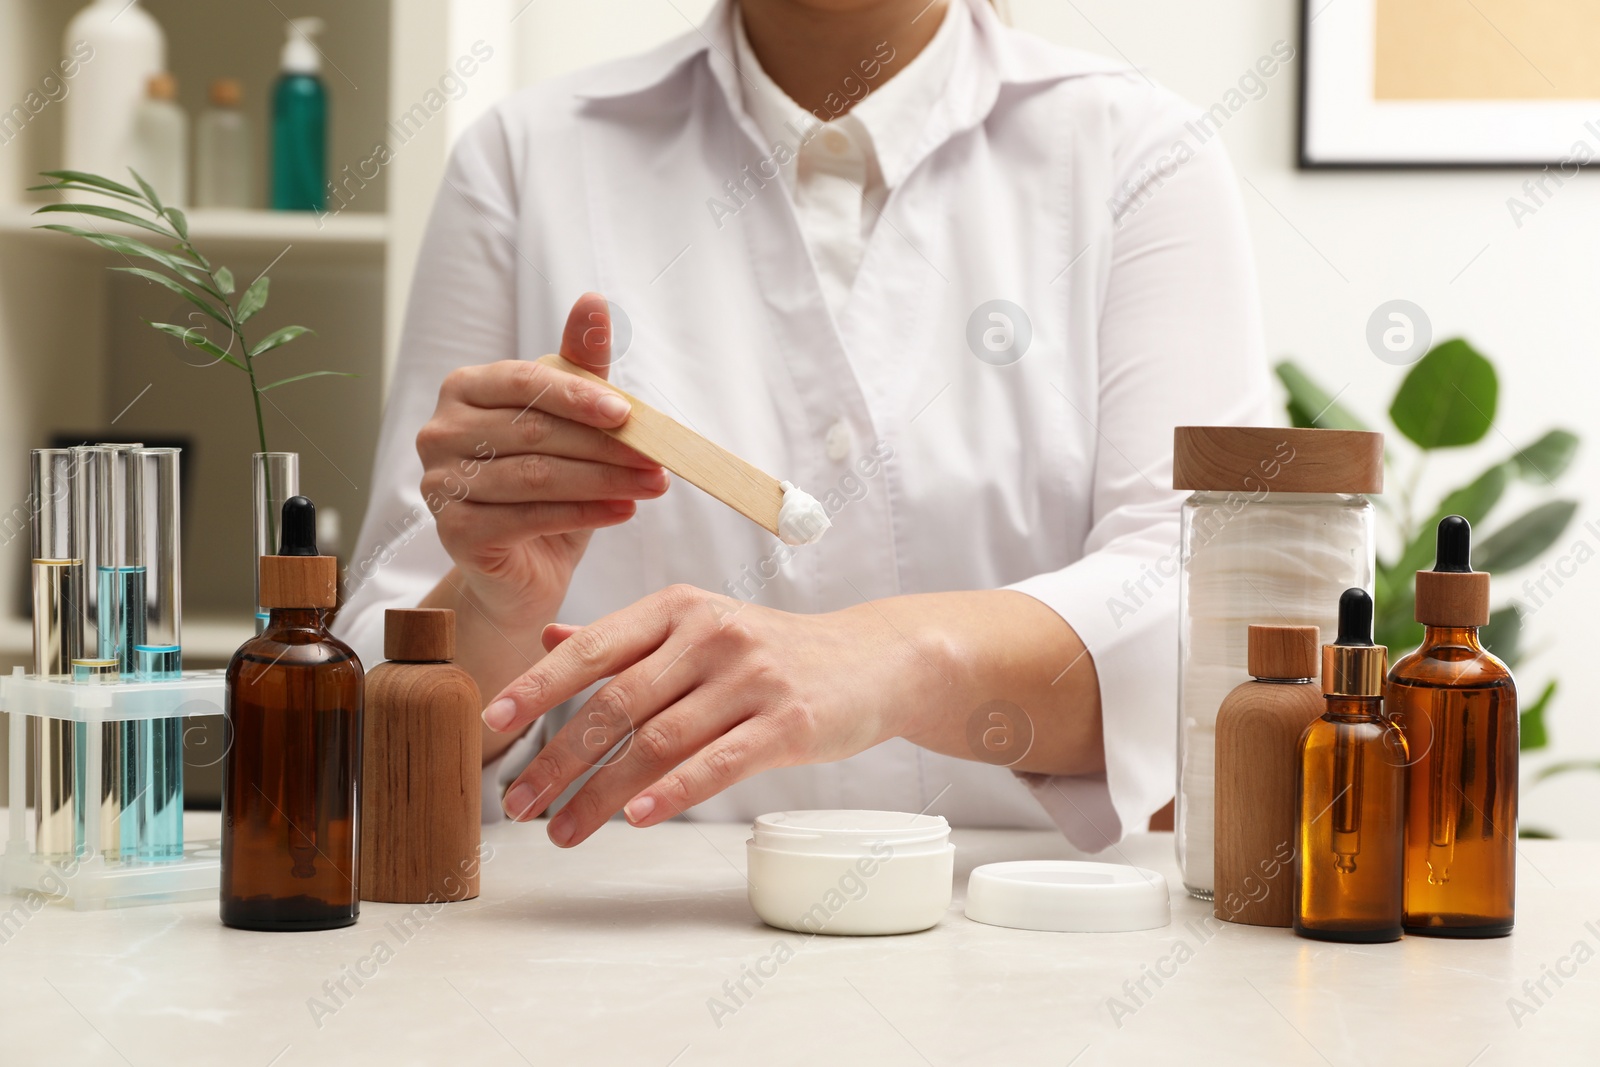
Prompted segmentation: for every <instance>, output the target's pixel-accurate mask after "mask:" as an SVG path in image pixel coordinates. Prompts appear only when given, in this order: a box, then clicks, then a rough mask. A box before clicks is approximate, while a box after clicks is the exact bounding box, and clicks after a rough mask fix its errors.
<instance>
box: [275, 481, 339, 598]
mask: <svg viewBox="0 0 1600 1067" xmlns="http://www.w3.org/2000/svg"><path fill="white" fill-rule="evenodd" d="M278 530H279V534H278V554H277V555H276V556H262V557H261V606H262V607H264V608H266V609H267V610H269V611H270V610H272V609H273V608H331V607H335V606H337V605H338V603H339V562H338V560H336V559H334V558H333V557H332V556H323V555H319V554H318V553H317V506H316V505H315V504H313V503H312V502H311V501H309V500H307V499H306V498H305V497H303V496H292V497H290V498H289V499H288V500H285V501H284V502H283V514H282V516H281V517H280V519H279V523H278Z"/></svg>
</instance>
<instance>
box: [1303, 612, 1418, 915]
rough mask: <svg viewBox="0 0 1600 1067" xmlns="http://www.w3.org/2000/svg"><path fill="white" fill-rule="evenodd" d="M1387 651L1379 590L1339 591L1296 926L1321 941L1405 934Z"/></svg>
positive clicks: (1400, 752) (1308, 752)
mask: <svg viewBox="0 0 1600 1067" xmlns="http://www.w3.org/2000/svg"><path fill="white" fill-rule="evenodd" d="M1388 651H1389V650H1388V649H1386V648H1384V647H1383V646H1382V645H1375V644H1373V643H1372V597H1370V596H1368V595H1367V593H1366V591H1365V590H1362V589H1347V590H1345V592H1344V595H1343V596H1341V597H1340V598H1339V638H1338V640H1337V641H1336V642H1335V643H1334V644H1331V645H1323V646H1322V692H1323V696H1324V698H1325V700H1326V707H1325V710H1324V711H1323V713H1322V717H1321V718H1319V719H1318V720H1317V721H1315V722H1313V723H1312V724H1311V725H1310V726H1308V727H1306V732H1305V734H1304V735H1302V736H1301V738H1300V752H1299V756H1300V767H1299V775H1298V778H1297V781H1296V794H1297V800H1296V808H1295V823H1296V827H1297V830H1298V837H1299V841H1298V848H1297V849H1296V851H1295V858H1294V882H1295V901H1294V932H1295V933H1297V934H1299V935H1300V936H1302V937H1312V938H1317V939H1318V940H1322V941H1359V942H1375V941H1396V940H1399V938H1400V934H1401V893H1402V881H1403V879H1402V867H1403V860H1404V849H1403V847H1402V846H1403V842H1404V824H1405V785H1406V779H1405V774H1406V769H1405V764H1406V742H1405V737H1404V735H1402V734H1401V732H1400V728H1399V727H1398V726H1396V725H1395V724H1394V723H1393V722H1391V721H1389V720H1388V719H1387V718H1385V717H1384V715H1383V672H1384V668H1385V667H1386V666H1387V663H1386V662H1385V661H1386V660H1387V658H1388Z"/></svg>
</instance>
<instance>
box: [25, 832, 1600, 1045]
mask: <svg viewBox="0 0 1600 1067" xmlns="http://www.w3.org/2000/svg"><path fill="white" fill-rule="evenodd" d="M746 836H747V835H746V829H745V828H744V827H739V826H720V825H687V824H669V825H666V826H662V827H659V828H656V829H653V830H644V831H641V830H634V829H632V828H630V827H628V826H625V825H621V824H616V823H613V824H611V825H609V826H607V827H606V828H605V829H604V830H603V831H602V832H601V833H600V834H598V835H597V836H596V837H595V838H594V839H593V840H592V841H590V842H589V843H587V844H585V845H583V846H582V847H580V848H578V849H575V850H572V851H567V852H562V851H560V850H558V849H556V848H554V847H553V846H551V845H550V844H549V843H548V842H547V841H546V840H545V838H544V834H543V828H542V826H534V827H520V826H512V825H502V826H497V827H493V828H491V829H489V831H488V832H487V833H486V835H485V840H486V842H487V843H488V844H489V845H490V846H491V847H492V850H493V855H492V858H490V859H489V860H488V862H487V863H486V864H485V866H484V869H483V895H482V896H481V897H480V898H479V899H477V900H475V901H471V902H469V903H464V904H456V905H451V906H449V907H447V908H443V909H442V910H440V911H438V912H437V914H434V915H432V916H427V915H426V913H422V914H423V917H421V918H419V919H417V920H415V921H414V922H413V924H412V928H411V929H410V930H409V931H407V930H406V929H405V928H403V927H402V926H401V925H400V921H401V919H402V917H403V916H404V914H405V912H406V911H407V909H406V908H405V907H403V906H401V905H379V904H367V905H363V907H362V918H361V921H360V922H359V923H358V924H356V925H355V926H353V927H350V928H348V929H345V930H338V931H331V932H327V933H319V934H260V933H243V932H239V931H233V930H228V929H226V928H224V927H223V926H222V925H220V924H219V923H218V921H217V909H216V906H215V905H214V904H212V903H209V902H206V903H193V904H183V905H172V906H160V907H147V908H130V909H124V910H119V911H110V912H101V913H73V912H68V911H65V910H62V909H59V908H54V907H52V908H47V909H45V910H44V911H42V912H40V913H38V914H37V915H34V916H33V917H32V918H30V919H28V920H27V921H26V922H25V923H24V924H22V925H21V926H20V927H13V928H8V929H6V930H5V931H4V934H3V935H0V936H3V943H0V1064H4V1065H5V1067H21V1065H33V1064H71V1065H74V1067H76V1065H97V1064H133V1065H138V1067H145V1065H156V1064H169V1063H171V1064H178V1063H185V1064H186V1063H207V1064H211V1063H215V1064H228V1065H230V1067H257V1065H259V1067H266V1065H268V1064H276V1065H282V1067H290V1065H293V1064H303V1063H320V1064H353V1063H382V1064H386V1065H388V1064H404V1063H420V1064H451V1065H457V1064H472V1065H477V1064H507V1065H515V1064H539V1065H544V1064H586V1065H587V1064H611V1063H617V1064H629V1065H639V1067H668V1065H669V1064H670V1065H674V1067H691V1065H694V1064H703V1063H731V1064H745V1063H748V1064H761V1065H764V1067H765V1065H774V1064H806V1065H812V1064H873V1065H882V1067H894V1065H900V1064H905V1065H912V1067H915V1065H935V1067H943V1065H945V1064H957V1063H961V1064H996V1065H1000V1064H1006V1065H1014V1064H1036V1063H1037V1064H1058V1065H1059V1064H1069V1063H1070V1064H1078V1065H1080V1067H1091V1065H1098V1064H1124V1063H1150V1064H1156V1063H1171V1064H1180V1063H1195V1064H1230V1065H1231V1064H1245V1063H1261V1064H1273V1065H1290V1064H1312V1065H1330V1064H1331V1065H1337V1067H1344V1065H1346V1064H1391V1063H1392V1064H1406V1065H1408V1067H1440V1065H1443V1067H1467V1065H1469V1064H1471V1065H1473V1067H1488V1065H1491V1064H1518V1063H1537V1064H1569V1063H1571V1064H1594V1063H1596V1062H1597V1061H1600V844H1594V843H1556V842H1537V841H1536V842H1528V843H1526V844H1524V845H1523V847H1522V854H1523V862H1522V864H1521V867H1520V870H1519V872H1518V877H1519V879H1520V888H1521V892H1520V894H1519V908H1518V924H1517V930H1516V933H1515V934H1514V935H1513V936H1512V937H1510V938H1507V939H1502V940H1498V941H1480V942H1452V941H1434V940H1426V939H1422V938H1408V939H1406V940H1404V941H1402V942H1400V943H1398V944H1391V945H1374V946H1340V945H1329V944H1323V943H1319V942H1312V941H1305V940H1300V939H1297V938H1295V937H1293V936H1292V935H1291V934H1290V933H1289V932H1288V931H1279V930H1259V929H1255V928H1251V927H1242V926H1221V927H1220V928H1215V927H1206V926H1203V925H1201V923H1202V920H1203V919H1204V917H1205V916H1206V915H1207V914H1208V907H1207V906H1206V905H1202V904H1201V903H1199V902H1197V901H1192V900H1189V899H1187V898H1186V897H1182V896H1178V897H1175V899H1174V908H1173V924H1172V926H1170V927H1168V928H1166V929H1162V930H1152V931H1148V932H1144V933H1134V934H1093V935H1073V934H1035V933H1023V932H1020V931H1013V930H1002V929H996V928H993V927H988V926H983V925H980V924H978V923H974V922H970V921H968V920H967V919H966V918H964V917H963V916H962V914H961V896H962V891H963V889H964V887H965V884H966V874H967V872H968V871H969V870H970V869H971V868H972V866H974V865H975V864H978V863H983V862H989V861H993V860H1000V859H1023V858H1039V857H1053V856H1067V855H1069V851H1068V849H1067V847H1066V846H1065V844H1064V843H1063V842H1062V841H1061V840H1060V839H1059V838H1056V837H1054V836H1053V835H1050V834H1045V833H1025V832H1001V831H964V832H963V831H957V833H956V834H955V840H956V843H957V845H958V860H957V901H956V904H955V905H954V906H953V907H952V908H951V911H950V913H949V915H948V917H947V918H946V919H945V920H944V921H943V922H942V923H941V924H940V925H939V926H937V927H936V928H934V929H933V930H931V931H929V932H927V933H922V934H915V935H911V936H907V937H891V938H827V937H816V938H806V937H803V936H801V935H797V934H792V933H787V932H780V931H777V930H772V929H769V928H767V927H764V926H762V925H761V924H760V923H759V922H757V920H756V919H755V917H754V916H753V914H752V913H751V911H750V909H749V907H748V905H747V903H746V901H745V886H744V879H743V874H742V871H743V869H744V864H745V861H744V839H745V837H746ZM1119 852H1120V857H1119V856H1118V855H1117V854H1108V856H1109V857H1110V858H1121V859H1124V860H1126V861H1129V862H1133V863H1137V864H1140V865H1143V866H1150V867H1154V868H1156V869H1159V870H1161V871H1163V872H1164V873H1165V874H1166V875H1167V877H1168V878H1169V880H1170V881H1171V883H1172V884H1173V885H1176V884H1177V881H1176V878H1177V872H1176V869H1175V866H1174V864H1173V861H1172V840H1171V836H1170V835H1166V834H1151V835H1141V836H1138V837H1135V838H1133V839H1131V840H1129V841H1127V842H1125V843H1124V844H1123V845H1122V846H1121V848H1120V849H1119ZM6 906H9V902H7V905H6ZM1590 924H1592V925H1590ZM1580 945H1582V946H1585V947H1584V948H1578V946H1580ZM1575 952H1576V953H1577V955H1574V953H1575ZM1580 957H1581V958H1582V961H1581V962H1579V958H1580ZM1558 969H1559V970H1560V971H1561V972H1565V973H1564V974H1562V975H1560V983H1561V984H1559V985H1558V984H1557V982H1556V980H1555V978H1554V977H1550V976H1552V975H1555V974H1556V973H1557V971H1558ZM762 972H765V976H762ZM752 975H755V976H756V977H760V984H759V985H758V984H757V982H756V981H755V978H753V977H751V976H752ZM1152 975H1155V976H1156V977H1159V979H1160V983H1159V984H1157V982H1156V980H1155V978H1153V977H1151V976H1152ZM1541 977H1543V978H1544V986H1545V991H1546V993H1547V994H1548V995H1541V994H1540V993H1539V990H1538V989H1537V987H1536V986H1535V987H1534V989H1533V994H1534V996H1537V997H1538V998H1539V1000H1538V1002H1537V1003H1536V1002H1535V1001H1534V999H1533V998H1532V997H1530V996H1529V994H1528V993H1527V991H1526V990H1525V989H1524V987H1523V983H1524V980H1531V981H1532V982H1534V983H1537V982H1538V981H1539V980H1540V979H1541ZM741 979H743V985H744V988H745V993H740V992H739V990H738V989H737V988H736V987H737V986H738V984H739V983H740V981H741ZM1141 980H1142V984H1143V987H1144V989H1143V991H1142V992H1141V991H1140V989H1139V988H1138V986H1139V984H1140V983H1141ZM341 983H342V985H343V986H344V991H342V992H341V991H339V990H338V988H337V987H338V985H340V984H341ZM1125 983H1126V984H1125ZM330 991H331V992H330ZM1130 991H1131V992H1130ZM1514 997H1515V998H1519V999H1520V1000H1521V1002H1522V1003H1523V1004H1524V1005H1525V1006H1526V1007H1527V1008H1528V1009H1530V1010H1528V1011H1526V1012H1523V1013H1520V1017H1517V1016H1514V1014H1513V1011H1512V1009H1511V1006H1510V1005H1509V1003H1508V1002H1509V1001H1510V999H1511V998H1514ZM1113 998H1116V999H1115V1001H1114V1000H1113ZM719 1003H720V1004H721V1005H722V1007H721V1008H720V1009H719V1008H717V1005H718V1004H719ZM1114 1004H1120V1008H1116V1009H1115V1010H1114ZM1519 1023H1520V1026H1519Z"/></svg>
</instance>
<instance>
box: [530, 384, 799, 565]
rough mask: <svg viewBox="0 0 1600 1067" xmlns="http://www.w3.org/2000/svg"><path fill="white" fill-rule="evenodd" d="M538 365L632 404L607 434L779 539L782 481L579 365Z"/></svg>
mask: <svg viewBox="0 0 1600 1067" xmlns="http://www.w3.org/2000/svg"><path fill="white" fill-rule="evenodd" d="M539 362H540V363H543V364H545V365H546V366H550V367H554V368H556V369H557V370H563V371H566V372H567V373H568V374H576V375H579V376H580V377H584V378H589V379H591V380H592V381H597V382H599V383H600V384H602V385H604V386H605V387H606V388H608V389H611V390H613V391H614V392H616V393H619V394H620V395H621V396H623V397H624V398H626V399H627V401H628V403H629V404H631V405H633V414H631V415H629V416H628V421H627V422H625V423H623V424H622V425H621V426H619V427H617V428H616V429H615V430H606V431H605V432H606V433H608V434H610V435H611V436H612V437H615V438H616V439H617V440H618V441H621V442H622V443H623V444H625V445H627V446H628V447H629V448H632V449H633V450H634V451H636V452H639V453H641V454H643V455H645V456H649V457H650V458H651V459H653V460H655V461H656V462H657V463H659V464H661V465H662V466H663V467H665V468H667V470H669V471H671V472H672V473H673V474H676V475H677V476H678V477H680V478H682V479H684V480H685V481H688V482H690V483H692V484H694V485H696V486H698V487H699V488H701V489H703V490H705V491H706V492H708V493H710V494H711V495H712V496H714V497H716V498H717V499H718V500H720V501H722V502H723V503H724V504H726V505H728V506H729V507H730V508H732V509H733V510H734V511H737V512H738V513H739V514H741V515H743V516H744V517H745V518H747V519H749V520H750V521H751V522H753V523H755V524H756V525H757V526H760V527H762V528H763V529H766V530H768V531H770V532H772V533H773V534H778V510H779V509H780V508H781V507H782V506H783V485H782V483H781V482H779V481H778V479H776V478H774V477H772V475H770V474H768V473H766V472H765V471H763V470H761V469H759V468H757V467H754V466H752V465H750V464H749V463H746V462H745V461H744V460H742V459H740V458H739V457H738V456H736V455H734V454H733V453H732V452H729V451H728V450H727V449H726V448H723V447H722V446H721V445H719V444H716V443H715V442H713V441H708V440H706V439H705V438H704V437H702V436H700V435H699V434H697V433H695V432H694V431H693V430H691V429H689V427H687V426H685V425H684V424H683V423H681V422H679V421H678V420H677V419H674V418H673V417H672V416H671V415H668V414H666V413H665V412H662V411H658V410H657V409H655V408H653V407H651V406H650V405H649V404H646V403H645V402H644V401H643V400H640V399H639V398H638V397H636V396H633V395H632V394H630V393H629V392H628V391H627V390H625V389H618V388H617V387H616V386H615V385H612V384H611V383H610V382H608V381H606V380H605V379H604V378H601V377H600V376H599V375H597V374H591V373H589V372H588V371H586V370H584V369H583V368H582V367H580V366H578V365H577V364H576V363H572V362H569V361H567V360H565V359H562V358H561V357H560V356H557V355H549V356H540V357H539ZM780 536H781V535H780Z"/></svg>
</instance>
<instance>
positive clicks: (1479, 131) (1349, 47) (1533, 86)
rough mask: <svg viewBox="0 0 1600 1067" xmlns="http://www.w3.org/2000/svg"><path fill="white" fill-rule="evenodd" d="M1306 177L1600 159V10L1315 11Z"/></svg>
mask: <svg viewBox="0 0 1600 1067" xmlns="http://www.w3.org/2000/svg"><path fill="white" fill-rule="evenodd" d="M1302 4H1303V7H1302V14H1301V52H1300V56H1301V70H1300V166H1301V167H1303V168H1307V169H1317V168H1385V167H1417V168H1422V167H1544V166H1555V167H1560V168H1562V169H1563V170H1568V169H1570V168H1572V167H1577V166H1582V165H1584V164H1586V163H1588V162H1590V160H1591V159H1593V158H1596V157H1600V63H1596V62H1595V59H1594V49H1595V46H1596V44H1597V43H1600V3H1583V2H1578V3H1575V2H1573V0H1302Z"/></svg>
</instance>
